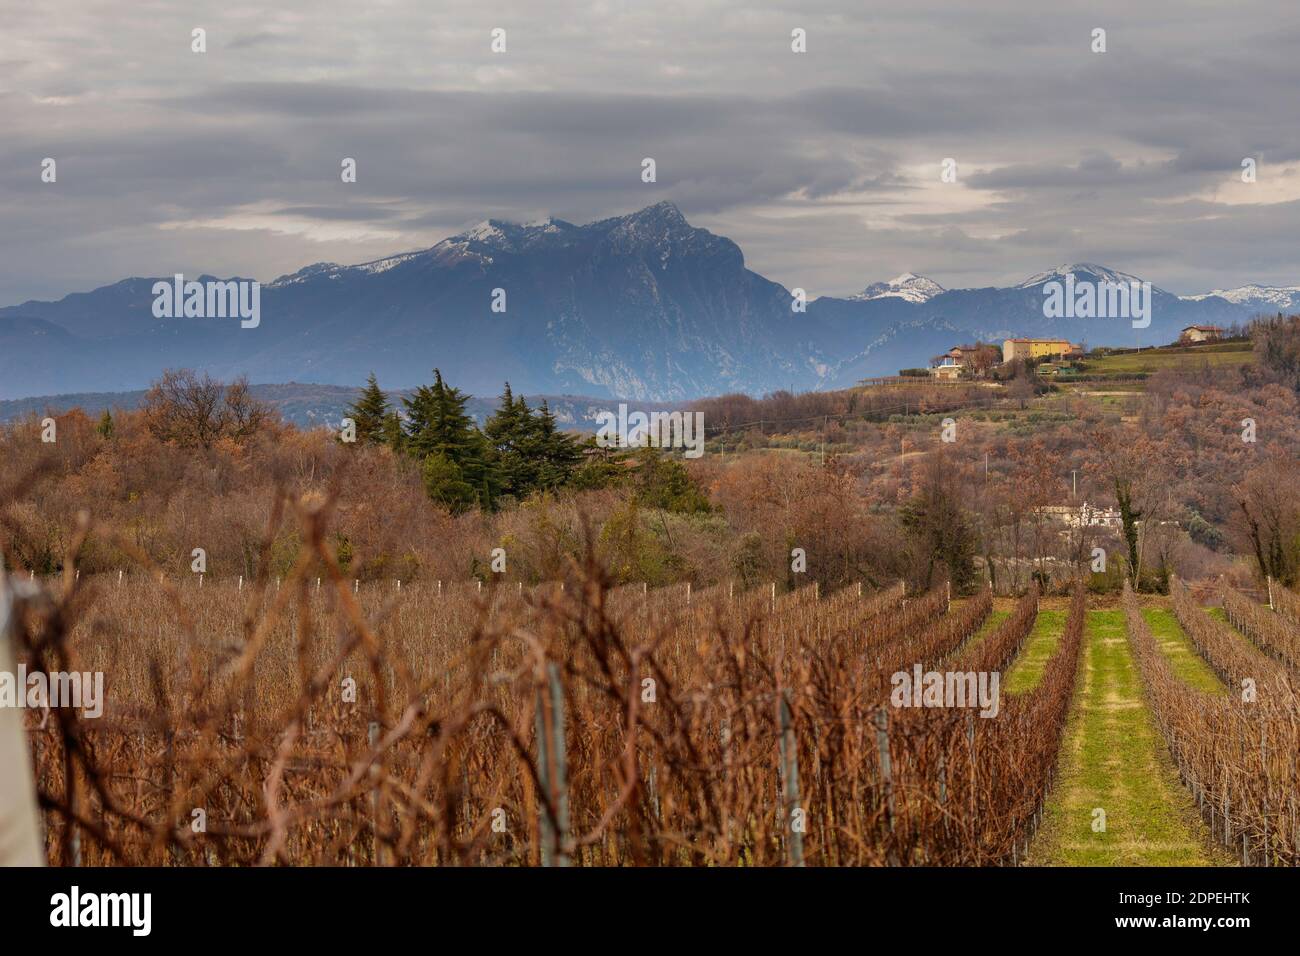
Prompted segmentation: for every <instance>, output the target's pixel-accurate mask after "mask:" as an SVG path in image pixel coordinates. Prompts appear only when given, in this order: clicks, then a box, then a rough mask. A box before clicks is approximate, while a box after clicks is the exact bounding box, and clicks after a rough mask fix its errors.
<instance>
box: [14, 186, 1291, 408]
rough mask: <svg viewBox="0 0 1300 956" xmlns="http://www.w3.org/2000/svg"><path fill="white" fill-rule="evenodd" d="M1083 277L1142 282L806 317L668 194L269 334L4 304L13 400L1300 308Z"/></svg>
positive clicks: (484, 373)
mask: <svg viewBox="0 0 1300 956" xmlns="http://www.w3.org/2000/svg"><path fill="white" fill-rule="evenodd" d="M1071 273H1072V274H1073V275H1074V276H1075V281H1076V283H1078V282H1081V281H1108V282H1129V281H1140V280H1138V279H1137V277H1135V276H1132V275H1130V274H1128V273H1125V272H1120V271H1118V270H1115V269H1111V268H1107V267H1105V266H1100V265H1095V264H1091V263H1077V264H1073V265H1062V266H1058V267H1057V268H1055V269H1052V270H1049V271H1048V272H1043V273H1039V274H1038V275H1035V276H1033V277H1031V278H1029V279H1027V280H1025V281H1024V282H1022V283H1020V284H1019V285H1016V286H1012V287H1009V288H997V287H986V288H975V289H947V290H945V289H943V288H942V287H941V286H940V285H939V284H938V283H936V282H934V281H933V280H930V279H927V278H925V277H923V276H918V275H915V274H912V273H904V274H903V275H901V276H898V277H896V278H894V279H891V280H890V281H889V282H883V283H876V284H874V285H872V286H869V287H868V288H867V289H865V290H863V292H862V293H860V294H858V295H855V296H852V297H850V298H843V299H841V298H834V297H830V296H822V297H821V298H818V299H815V300H814V301H812V302H810V303H808V305H807V310H806V311H805V312H799V311H796V310H795V309H793V308H792V298H791V294H790V291H789V290H787V289H786V288H784V287H783V286H781V285H779V284H777V283H775V282H772V281H770V280H768V279H766V278H764V277H763V276H761V275H759V274H757V273H755V272H753V271H751V270H749V269H747V268H746V267H745V257H744V255H743V253H742V252H741V250H740V247H739V246H737V245H736V244H735V243H734V242H732V241H731V240H730V239H727V238H725V237H723V236H718V235H715V234H713V233H711V232H709V231H708V230H706V229H699V228H696V227H694V226H692V225H691V224H690V223H689V222H687V220H686V218H685V217H684V216H683V215H682V213H681V211H680V210H679V209H678V208H677V207H676V206H674V205H673V204H672V203H669V202H662V203H658V204H656V205H653V206H649V207H647V208H645V209H642V210H639V211H638V212H634V213H631V214H629V215H626V216H616V217H613V218H609V219H602V220H600V221H598V222H592V223H588V224H586V225H575V224H573V223H569V222H565V221H563V220H561V219H544V220H541V221H538V222H531V223H524V224H520V223H512V222H507V221H504V220H499V219H490V220H487V221H485V222H482V223H479V224H478V225H476V226H473V227H472V228H469V229H466V230H465V231H463V232H461V233H459V234H457V235H455V236H451V237H449V238H446V239H443V240H442V241H441V242H438V243H437V244H436V245H433V246H430V247H429V248H427V249H421V250H415V251H412V252H405V253H401V254H399V255H393V256H387V257H385V258H382V259H377V260H374V261H371V262H365V263H361V264H358V265H340V264H338V263H316V264H314V265H311V266H307V267H306V268H303V269H300V270H298V271H297V272H295V273H293V274H291V275H287V276H281V277H280V278H278V279H276V280H275V281H273V282H268V283H265V284H264V285H263V286H262V288H261V322H260V324H259V325H258V327H257V328H256V329H241V328H240V324H239V323H238V322H231V321H228V320H223V319H199V318H190V319H165V320H160V319H157V318H155V317H154V316H153V312H152V302H153V293H152V291H151V290H152V286H153V283H154V281H155V280H154V279H150V278H142V277H140V278H131V279H123V280H121V281H120V282H116V283H114V284H112V285H108V286H104V287H102V288H99V289H95V290H93V291H91V292H84V293H74V294H72V295H68V296H65V297H64V298H63V299H60V300H59V301H57V302H35V301H33V302H25V303H23V304H22V305H17V306H11V307H8V308H0V399H14V398H21V397H23V396H30V395H50V394H58V393H61V392H89V391H98V392H108V391H126V390H129V389H140V388H144V387H147V386H148V385H149V383H150V382H151V381H152V380H154V379H156V378H157V377H158V375H159V374H160V372H161V371H162V370H163V369H165V368H180V367H190V368H195V369H198V370H200V371H207V372H210V373H211V374H212V375H214V376H217V377H219V378H225V379H229V378H232V377H234V376H236V375H247V376H248V377H249V379H250V381H252V382H254V383H287V382H311V383H315V384H319V385H344V386H356V385H359V384H360V383H363V382H364V381H365V379H366V376H367V375H368V374H369V373H370V372H371V371H372V370H373V371H374V372H375V373H376V375H378V377H379V381H380V384H381V385H382V386H383V387H385V388H388V389H401V388H409V387H411V386H414V385H417V384H419V383H422V382H427V381H428V380H429V378H430V376H431V370H432V369H433V368H434V367H435V366H436V367H438V368H440V369H441V370H442V372H443V374H444V375H445V376H446V377H447V379H448V380H449V381H451V382H452V383H453V384H455V385H457V386H458V387H460V388H463V389H465V390H466V391H468V392H471V393H473V394H475V395H479V396H491V395H496V394H498V393H499V392H500V390H501V386H502V383H503V382H504V381H506V380H508V381H509V382H510V384H511V386H512V387H513V388H514V390H515V391H516V392H517V393H520V394H550V395H556V394H568V395H582V396H591V397H593V398H595V399H599V398H601V397H606V396H608V397H620V398H626V399H630V400H641V401H680V400H682V399H687V398H694V397H698V396H705V395H719V394H723V393H726V392H736V391H740V392H748V393H751V394H757V393H763V392H769V391H774V390H776V389H786V388H793V389H795V390H808V389H819V388H842V387H846V386H851V385H853V384H854V383H855V382H857V381H858V380H859V379H861V378H865V377H869V376H875V375H892V374H894V373H896V372H897V371H898V370H899V369H900V368H908V367H914V366H919V365H924V364H926V362H927V361H928V359H929V358H930V356H932V355H936V354H938V353H939V352H942V351H944V350H946V349H948V348H950V347H951V346H953V345H956V344H959V343H962V342H975V341H981V342H997V341H1001V340H1002V339H1003V338H1009V337H1012V336H1051V337H1065V338H1069V339H1070V340H1071V341H1086V342H1088V343H1090V344H1092V345H1115V346H1128V345H1154V344H1163V343H1166V342H1172V341H1174V340H1175V339H1177V338H1178V335H1179V332H1180V331H1181V329H1182V328H1183V327H1184V326H1186V325H1208V324H1213V325H1222V326H1226V325H1231V324H1233V323H1234V322H1245V321H1248V320H1249V319H1251V318H1252V317H1253V316H1255V315H1257V314H1260V313H1268V312H1276V311H1277V310H1278V309H1285V308H1291V309H1294V308H1296V306H1297V305H1300V289H1298V288H1289V289H1260V288H1259V287H1251V286H1246V287H1243V288H1242V289H1237V290H1231V291H1230V292H1215V293H1207V294H1206V295H1203V296H1188V297H1185V298H1180V297H1178V296H1175V295H1171V294H1169V293H1167V292H1163V291H1160V290H1158V289H1155V288H1154V287H1153V289H1152V295H1151V302H1150V305H1151V310H1150V319H1151V322H1150V325H1149V326H1144V327H1142V328H1134V327H1133V324H1132V322H1130V321H1128V320H1127V319H1122V318H1077V317H1053V316H1049V315H1046V314H1045V309H1044V288H1043V286H1044V284H1045V283H1047V282H1049V281H1051V280H1052V279H1063V278H1064V276H1065V275H1067V274H1071ZM167 278H168V279H170V276H168V277H167ZM194 278H197V279H199V280H200V281H203V280H206V279H211V278H212V277H211V276H198V277H194ZM498 290H501V291H502V292H503V293H504V299H502V297H501V296H499V295H498V294H497V292H498ZM1283 293H1286V294H1288V295H1290V294H1295V295H1294V297H1291V298H1287V297H1285V296H1284V295H1283ZM498 302H500V304H503V305H504V306H505V310H504V311H500V310H499V309H494V308H493V305H494V303H498Z"/></svg>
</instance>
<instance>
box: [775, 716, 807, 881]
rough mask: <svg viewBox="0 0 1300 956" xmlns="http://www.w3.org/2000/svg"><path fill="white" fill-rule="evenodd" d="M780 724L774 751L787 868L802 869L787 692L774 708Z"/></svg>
mask: <svg viewBox="0 0 1300 956" xmlns="http://www.w3.org/2000/svg"><path fill="white" fill-rule="evenodd" d="M777 708H778V714H779V717H780V723H781V736H780V738H779V740H778V748H779V752H780V756H781V783H782V787H783V790H784V792H785V827H786V832H787V833H788V835H789V840H788V841H787V843H786V849H787V853H788V860H789V863H790V865H791V866H803V865H804V862H803V830H804V826H803V820H802V819H796V814H798V816H799V817H802V815H803V811H802V808H801V807H800V806H799V751H798V742H797V741H796V739H795V735H794V716H793V715H792V714H791V712H790V692H789V691H788V690H786V691H782V693H781V697H780V701H779V703H778V705H777Z"/></svg>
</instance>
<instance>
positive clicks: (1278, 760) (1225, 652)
mask: <svg viewBox="0 0 1300 956" xmlns="http://www.w3.org/2000/svg"><path fill="white" fill-rule="evenodd" d="M1171 590H1172V592H1173V596H1174V608H1175V612H1176V613H1177V615H1178V617H1179V620H1180V622H1181V623H1182V624H1183V626H1184V628H1185V629H1186V630H1187V631H1188V633H1189V634H1190V635H1191V636H1192V639H1193V641H1194V642H1195V643H1196V645H1197V647H1198V648H1199V649H1200V650H1201V652H1202V654H1203V655H1204V656H1205V658H1206V660H1207V662H1208V663H1209V664H1210V665H1211V667H1213V668H1214V670H1215V671H1216V672H1217V673H1218V674H1219V675H1220V676H1221V677H1223V679H1224V682H1225V683H1226V684H1228V690H1229V693H1228V694H1227V695H1225V696H1218V695H1209V694H1206V693H1204V692H1200V691H1196V690H1193V689H1191V688H1189V687H1187V686H1186V685H1185V684H1184V683H1183V682H1182V681H1181V680H1180V679H1179V678H1178V677H1177V676H1176V675H1175V674H1174V673H1173V670H1172V668H1171V667H1170V665H1169V662H1168V660H1167V659H1166V657H1165V656H1164V654H1162V653H1161V651H1160V649H1159V648H1158V647H1157V645H1156V642H1155V638H1154V637H1153V636H1152V634H1151V630H1150V627H1149V626H1148V624H1147V622H1146V620H1145V619H1144V618H1143V615H1142V612H1141V610H1140V608H1139V606H1138V604H1137V600H1136V598H1135V597H1134V595H1133V593H1132V591H1128V590H1126V591H1125V593H1124V611H1125V615H1126V618H1127V621H1128V633H1129V641H1130V642H1131V644H1132V647H1133V653H1134V655H1135V657H1136V658H1137V660H1138V663H1139V666H1140V668H1141V671H1142V677H1143V679H1144V682H1145V684H1146V688H1147V692H1148V694H1149V695H1150V699H1151V704H1152V709H1153V711H1154V713H1155V717H1156V721H1157V723H1158V724H1159V726H1160V729H1161V731H1162V733H1163V734H1164V737H1165V740H1166V741H1167V743H1168V745H1169V749H1170V752H1171V753H1172V754H1173V756H1174V760H1175V762H1176V763H1177V765H1178V769H1179V772H1180V774H1181V776H1182V779H1183V781H1184V783H1185V784H1186V785H1187V787H1188V788H1189V789H1190V790H1191V791H1192V793H1193V795H1194V796H1195V798H1196V801H1197V805H1198V807H1199V808H1200V810H1201V813H1202V815H1203V816H1204V818H1205V820H1206V822H1207V823H1208V824H1209V826H1210V830H1211V835H1212V836H1213V837H1214V838H1215V839H1217V840H1219V841H1220V842H1221V843H1222V844H1223V845H1224V846H1226V847H1229V848H1231V849H1232V850H1233V851H1234V852H1239V853H1240V858H1241V860H1242V862H1243V863H1246V864H1251V863H1255V864H1259V865H1264V866H1295V865H1296V864H1297V863H1300V805H1298V798H1297V792H1296V791H1297V786H1296V784H1297V780H1298V779H1300V778H1298V777H1297V767H1296V762H1297V759H1298V758H1300V722H1297V700H1296V697H1295V694H1294V692H1293V691H1292V690H1291V688H1290V687H1289V686H1288V685H1287V683H1286V681H1285V679H1284V678H1283V677H1281V675H1278V674H1276V673H1269V672H1270V671H1271V668H1269V667H1267V666H1262V665H1267V664H1271V663H1272V662H1270V661H1267V659H1266V658H1263V656H1262V655H1260V654H1259V653H1258V652H1253V651H1250V650H1248V649H1246V648H1245V645H1244V644H1243V643H1242V642H1241V641H1240V640H1239V639H1234V635H1232V634H1231V633H1229V632H1228V631H1227V630H1226V628H1224V627H1223V626H1222V625H1220V624H1218V622H1216V621H1214V620H1212V619H1211V618H1210V617H1209V616H1208V615H1206V614H1205V612H1204V611H1203V610H1202V609H1201V608H1199V607H1196V606H1195V605H1193V604H1191V603H1190V598H1189V597H1188V595H1187V592H1186V589H1185V588H1184V587H1183V586H1182V585H1181V583H1179V582H1174V584H1173V585H1172V587H1171ZM1265 674H1268V677H1266V678H1265V680H1272V681H1275V682H1273V683H1270V684H1268V685H1267V686H1266V685H1265V683H1264V681H1259V685H1260V687H1259V694H1258V698H1256V697H1255V696H1254V695H1250V694H1247V693H1246V687H1244V686H1243V685H1242V684H1241V683H1240V682H1241V681H1245V682H1247V684H1249V683H1250V682H1253V681H1255V680H1257V679H1258V678H1260V677H1263V676H1264V675H1265Z"/></svg>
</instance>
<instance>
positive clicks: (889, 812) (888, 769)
mask: <svg viewBox="0 0 1300 956" xmlns="http://www.w3.org/2000/svg"><path fill="white" fill-rule="evenodd" d="M873 719H874V722H875V725H876V749H877V750H878V751H879V752H880V778H881V782H882V784H883V785H884V788H885V826H886V827H887V828H888V829H889V865H890V866H898V853H897V851H896V849H895V847H894V767H893V761H892V760H891V759H890V756H889V712H888V711H887V710H885V708H883V707H881V708H879V709H877V710H876V714H875V717H874V718H873Z"/></svg>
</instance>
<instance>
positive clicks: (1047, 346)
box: [1002, 339, 1074, 362]
mask: <svg viewBox="0 0 1300 956" xmlns="http://www.w3.org/2000/svg"><path fill="white" fill-rule="evenodd" d="M1072 351H1074V345H1073V344H1072V343H1071V342H1070V341H1069V340H1068V339H1007V340H1006V341H1005V342H1003V343H1002V361H1004V362H1011V361H1014V360H1015V359H1036V358H1046V357H1048V356H1053V355H1057V356H1059V355H1065V354H1066V353H1067V352H1072Z"/></svg>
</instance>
